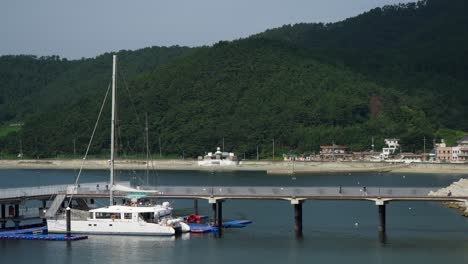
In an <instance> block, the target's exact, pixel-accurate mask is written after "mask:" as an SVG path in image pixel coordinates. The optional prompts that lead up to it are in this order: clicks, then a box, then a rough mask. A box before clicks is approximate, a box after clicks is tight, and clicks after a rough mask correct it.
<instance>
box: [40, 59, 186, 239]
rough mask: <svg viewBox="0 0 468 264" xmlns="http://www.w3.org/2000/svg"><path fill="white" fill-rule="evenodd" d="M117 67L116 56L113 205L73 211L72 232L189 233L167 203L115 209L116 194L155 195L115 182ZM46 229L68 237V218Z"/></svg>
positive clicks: (51, 222) (61, 217)
mask: <svg viewBox="0 0 468 264" xmlns="http://www.w3.org/2000/svg"><path fill="white" fill-rule="evenodd" d="M116 63H117V56H116V55H114V56H113V67H112V119H111V159H110V189H109V192H110V205H109V206H108V207H103V208H97V209H93V210H89V211H77V210H73V211H72V219H71V232H72V233H85V234H116V235H164V236H170V235H174V234H176V233H182V232H189V231H190V227H189V226H188V225H187V224H185V223H184V222H183V219H182V218H174V217H172V208H171V207H170V205H169V203H168V202H164V203H162V204H161V205H139V204H138V203H137V202H136V200H135V199H133V202H132V203H131V204H130V205H114V198H113V191H120V192H139V193H141V192H152V191H142V190H137V189H133V188H129V187H125V186H121V185H116V184H115V182H114V158H115V157H114V156H115V149H114V146H115V143H114V138H115V116H116V108H115V90H116V87H115V86H116V85H115V78H116ZM153 192H154V191H153ZM47 227H48V230H49V232H51V233H65V232H66V231H67V223H66V218H65V214H63V215H59V216H57V217H55V218H51V219H47Z"/></svg>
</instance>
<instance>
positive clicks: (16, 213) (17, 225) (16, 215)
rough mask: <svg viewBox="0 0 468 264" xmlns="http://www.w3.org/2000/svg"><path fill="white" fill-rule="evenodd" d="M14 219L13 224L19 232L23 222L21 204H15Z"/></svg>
mask: <svg viewBox="0 0 468 264" xmlns="http://www.w3.org/2000/svg"><path fill="white" fill-rule="evenodd" d="M13 219H14V220H13V222H14V223H15V230H18V229H19V226H20V223H21V220H20V219H19V204H15V216H14V218H13Z"/></svg>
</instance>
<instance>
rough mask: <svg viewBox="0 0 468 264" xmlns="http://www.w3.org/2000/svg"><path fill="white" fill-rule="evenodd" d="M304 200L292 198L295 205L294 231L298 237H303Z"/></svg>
mask: <svg viewBox="0 0 468 264" xmlns="http://www.w3.org/2000/svg"><path fill="white" fill-rule="evenodd" d="M302 203H303V201H302V200H296V199H294V200H291V204H292V205H293V206H294V232H295V234H296V237H298V238H300V237H302Z"/></svg>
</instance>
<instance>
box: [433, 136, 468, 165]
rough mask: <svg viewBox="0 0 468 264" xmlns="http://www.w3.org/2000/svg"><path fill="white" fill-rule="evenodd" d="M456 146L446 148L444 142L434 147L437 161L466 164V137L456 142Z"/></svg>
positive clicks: (467, 150)
mask: <svg viewBox="0 0 468 264" xmlns="http://www.w3.org/2000/svg"><path fill="white" fill-rule="evenodd" d="M457 144H458V145H457V146H454V147H447V145H446V144H445V142H444V140H443V139H442V141H441V143H438V144H436V146H435V155H436V160H437V161H442V162H468V135H466V136H464V137H463V138H462V139H460V140H458V141H457Z"/></svg>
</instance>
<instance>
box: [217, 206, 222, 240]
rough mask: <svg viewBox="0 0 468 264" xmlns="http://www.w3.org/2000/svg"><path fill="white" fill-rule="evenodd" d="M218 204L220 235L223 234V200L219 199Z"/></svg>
mask: <svg viewBox="0 0 468 264" xmlns="http://www.w3.org/2000/svg"><path fill="white" fill-rule="evenodd" d="M216 203H217V204H218V225H217V226H218V236H219V237H221V236H222V234H223V201H222V200H219V201H217V202H216Z"/></svg>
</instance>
